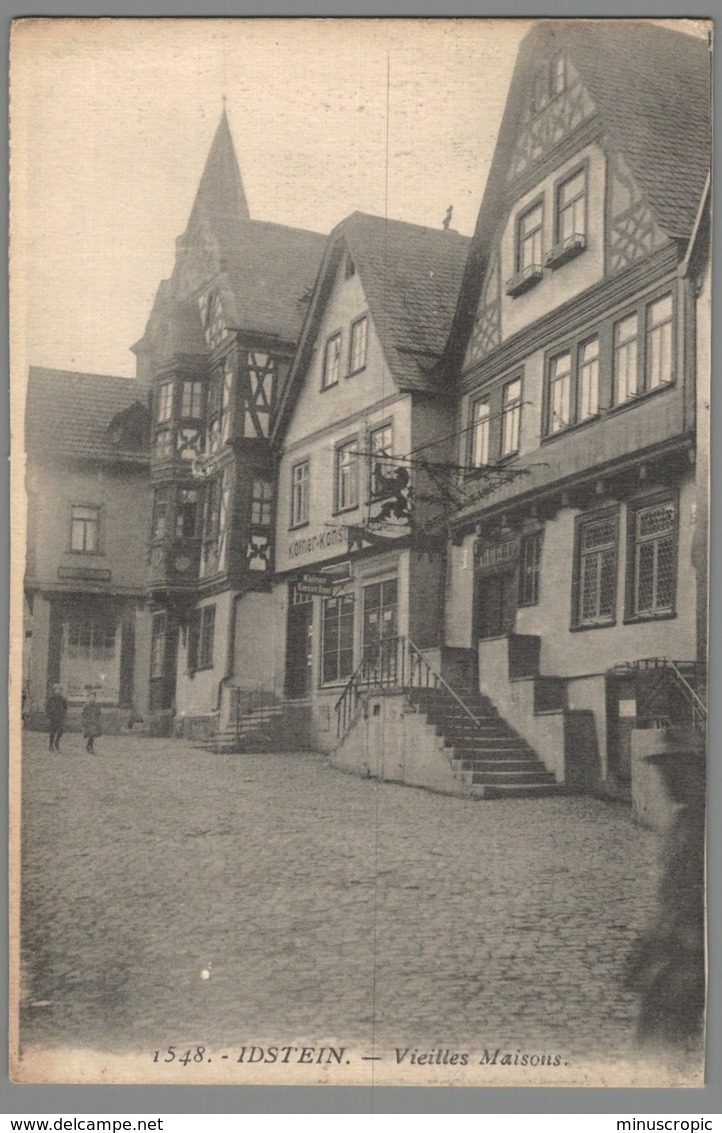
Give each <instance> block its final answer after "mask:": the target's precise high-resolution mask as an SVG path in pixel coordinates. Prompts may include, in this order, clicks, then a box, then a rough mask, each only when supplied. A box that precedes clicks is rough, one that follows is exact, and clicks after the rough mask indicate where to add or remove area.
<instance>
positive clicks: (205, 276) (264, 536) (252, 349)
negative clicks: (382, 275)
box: [133, 111, 324, 734]
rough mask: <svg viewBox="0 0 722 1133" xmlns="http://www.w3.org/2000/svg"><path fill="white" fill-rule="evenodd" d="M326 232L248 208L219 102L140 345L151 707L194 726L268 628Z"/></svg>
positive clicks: (206, 722) (201, 728) (200, 725)
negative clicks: (294, 363) (277, 487)
mask: <svg viewBox="0 0 722 1133" xmlns="http://www.w3.org/2000/svg"><path fill="white" fill-rule="evenodd" d="M323 244H324V239H323V237H321V236H318V235H317V234H315V233H312V232H307V231H302V230H300V229H295V228H287V227H284V226H282V225H277V224H271V223H266V222H261V221H255V220H252V219H251V217H250V214H249V211H248V205H247V202H246V198H245V194H244V190H243V185H242V181H241V175H240V171H239V168H238V163H237V159H236V155H235V151H234V148H233V141H232V138H231V134H230V129H229V126H228V120H227V118H226V114H225V111H224V112H223V116H222V118H221V122H220V125H219V127H218V130H217V132H216V135H215V138H214V140H213V144H212V146H211V149H210V152H209V155H208V159H207V162H206V166H205V169H204V172H203V176H202V178H201V181H200V185H199V188H198V192H197V195H196V199H195V203H194V205H193V208H192V211H191V215H190V218H189V221H188V225H187V227H186V230H185V232H184V234H183V235H182V236H181V237H180V238H179V239H178V241H177V244H176V260H175V267H174V269H173V273H172V275H171V277H170V279H168V280H164V281H163V282H162V283H161V285H160V287H159V289H158V293H157V296H156V300H155V303H154V306H153V310H152V312H151V315H150V318H149V321H148V325H147V328H146V331H145V334H144V336H143V338H142V339H141V340H140V342H138V343H136V345H135V346H134V348H133V349H134V351H135V353H136V356H137V360H138V372H139V374H140V375H141V376H143V377H144V378H145V379H146V380H148V381H149V383H150V385H151V389H152V422H151V458H150V469H151V484H152V515H151V521H150V527H149V530H148V533H147V537H146V540H145V541H146V542H147V557H148V562H149V569H150V579H149V595H150V599H151V602H152V609H153V623H152V647H151V672H150V700H151V709H152V711H153V713H154V714H155V715H156V717H157V718H158V719H165V720H166V721H167V722H168V724H169V725H170V721H171V720H173V719H175V720H176V725H177V727H178V728H179V730H181V731H182V732H184V733H186V734H193V733H204V732H207V731H211V730H214V729H215V727H216V724H217V720H218V714H219V711H220V709H221V703H222V698H223V690H224V688H225V687H226V686H227V685H228V684H230V683H233V682H234V681H238V680H240V681H241V682H243V680H244V674H239V673H238V672H237V671H236V667H237V661H238V658H237V657H236V645H237V643H238V642H239V641H240V640H241V639H242V638H243V637H244V635H251V636H252V637H253V638H254V639H255V640H256V642H257V644H258V647H259V649H262V648H263V645H264V644H265V643H266V638H265V634H264V630H263V626H264V625H265V624H266V623H267V622H268V620H269V619H268V617H266V616H265V615H264V609H265V606H264V603H265V600H266V598H267V595H268V590H269V586H270V578H271V574H272V569H273V553H272V534H273V526H272V523H273V482H274V480H273V465H272V459H271V451H270V441H269V438H270V432H271V427H272V423H273V416H274V412H275V405H276V399H277V396H278V389H279V386H280V385H281V384H282V383H283V380H284V377H285V376H286V375H287V373H288V370H289V367H290V363H291V359H292V357H293V353H294V349H295V346H296V343H297V340H298V335H299V332H300V328H301V324H302V322H303V318H304V315H305V313H306V310H307V304H308V299H309V294H310V291H311V289H312V286H313V282H314V279H315V276H316V272H317V269H318V264H319V262H320V259H321V254H322V251H323ZM239 626H240V627H241V628H240V629H239Z"/></svg>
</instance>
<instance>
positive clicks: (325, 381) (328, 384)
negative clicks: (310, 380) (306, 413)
mask: <svg viewBox="0 0 722 1133" xmlns="http://www.w3.org/2000/svg"><path fill="white" fill-rule="evenodd" d="M334 342H337V343H338V352H337V354H336V359H335V363H336V376H335V378H333V379H332V380H331V381H329V378H328V352H329V347H330V346H331V344H332V343H334ZM342 346H343V343H342V336H341V331H340V330H336V331H334V332H333V334H330V335H329V336H328V338H327V339H326V344H325V346H324V348H323V365H322V367H321V391H322V392H323V390H327V389H333V387H334V386H337V385H338V383H339V379H340V377H341V351H342Z"/></svg>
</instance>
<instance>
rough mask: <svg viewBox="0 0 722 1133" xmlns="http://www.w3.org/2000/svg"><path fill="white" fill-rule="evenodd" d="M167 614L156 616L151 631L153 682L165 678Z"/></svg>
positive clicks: (151, 674) (151, 670)
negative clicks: (158, 678)
mask: <svg viewBox="0 0 722 1133" xmlns="http://www.w3.org/2000/svg"><path fill="white" fill-rule="evenodd" d="M165 630H166V618H165V614H155V615H154V617H153V628H152V631H151V646H150V676H151V680H153V679H155V678H157V677H162V676H163V667H164V665H165Z"/></svg>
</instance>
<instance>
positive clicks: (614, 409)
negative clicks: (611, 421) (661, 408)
mask: <svg viewBox="0 0 722 1133" xmlns="http://www.w3.org/2000/svg"><path fill="white" fill-rule="evenodd" d="M674 388H675V384H674V381H671V382H662V384H661V385H658V386H655V387H654V389H643V390H641V391H640V392H639V393H635V394H634V396H633V397H628V398H627V400H626V401H620V402H619V404H618V405H610V406H609V409H606V410H602V413H603V415H604V416H605V417H611V416H612V414H614V413H623V412H624V410H625V409H632V408H633V407H634V406H635V405H638V404H639V403H640V401H646V400H647V399H648V398H650V397H657V396H658V395H659V394H660V393H666V392H667V391H668V390H670V389H674Z"/></svg>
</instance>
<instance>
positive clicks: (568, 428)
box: [541, 412, 602, 445]
mask: <svg viewBox="0 0 722 1133" xmlns="http://www.w3.org/2000/svg"><path fill="white" fill-rule="evenodd" d="M601 418H602V414H601V413H599V412H597V413H595V414H594V416H593V417H585V418H584V420H583V421H574V423H573V424H571V425H565V426H564V428H563V429H557V431H556V433H547V434H546V435H545V436H543V437H542V439H541V444H543V445H546V444H549V443H550V442H551V441H556V440H557V439H558V438H559V437H566V436H568V435H569V433H576V432H577V431H578V430H579V429H584V428H587V427H588V426H589V425H593V424H594V423H595V421H600V420H601Z"/></svg>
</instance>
